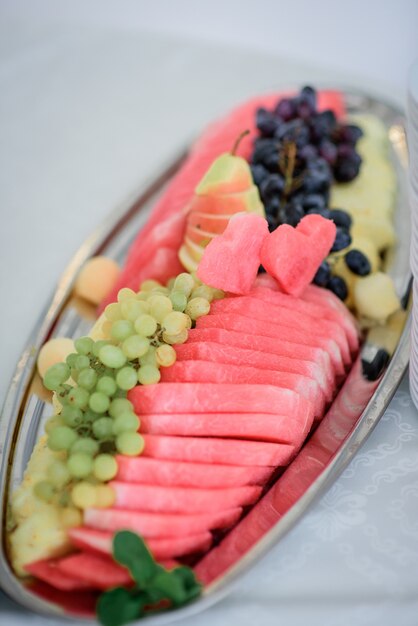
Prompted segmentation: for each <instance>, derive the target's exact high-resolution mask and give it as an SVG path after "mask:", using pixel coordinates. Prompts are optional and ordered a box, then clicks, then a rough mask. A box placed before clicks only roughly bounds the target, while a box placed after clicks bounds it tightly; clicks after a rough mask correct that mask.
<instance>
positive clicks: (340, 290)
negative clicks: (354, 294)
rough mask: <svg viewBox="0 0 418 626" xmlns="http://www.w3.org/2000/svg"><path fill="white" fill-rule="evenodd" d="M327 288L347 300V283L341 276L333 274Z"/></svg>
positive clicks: (341, 298)
mask: <svg viewBox="0 0 418 626" xmlns="http://www.w3.org/2000/svg"><path fill="white" fill-rule="evenodd" d="M326 288H327V289H329V290H330V291H332V292H333V293H335V295H336V296H337V297H338V298H339V299H340V300H345V299H346V297H347V296H348V289H347V284H346V282H345V280H344V279H343V278H340V277H339V276H331V278H330V279H329V281H328V282H327V284H326Z"/></svg>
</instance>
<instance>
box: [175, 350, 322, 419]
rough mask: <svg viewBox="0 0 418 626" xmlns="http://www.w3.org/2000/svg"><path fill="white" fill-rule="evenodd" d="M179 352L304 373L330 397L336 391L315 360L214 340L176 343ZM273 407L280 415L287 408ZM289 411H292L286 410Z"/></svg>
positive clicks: (186, 356) (179, 355)
mask: <svg viewBox="0 0 418 626" xmlns="http://www.w3.org/2000/svg"><path fill="white" fill-rule="evenodd" d="M176 353H177V359H178V360H179V361H184V360H193V361H194V360H200V361H212V362H214V363H230V364H231V365H235V364H239V365H246V366H249V367H258V368H260V369H261V370H272V371H274V372H277V374H278V375H279V374H280V373H281V372H283V373H286V372H288V373H293V374H300V375H301V376H305V377H307V378H310V379H312V380H316V381H317V383H318V384H319V385H320V387H321V389H322V390H323V392H324V393H325V394H326V395H327V398H328V399H331V395H332V391H333V390H332V389H330V388H329V387H328V384H327V380H326V378H325V375H324V373H323V371H322V370H321V368H320V367H319V366H318V365H317V364H316V363H313V362H312V361H302V360H300V359H292V358H290V357H286V356H279V355H277V354H271V353H268V352H267V353H264V352H261V351H258V350H250V349H247V348H236V347H234V346H230V345H222V344H219V343H211V342H210V341H205V342H202V343H198V342H193V343H190V344H189V343H184V344H181V345H178V346H176ZM275 384H277V383H275ZM264 389H265V388H264V387H263V389H262V390H261V389H260V388H259V390H258V393H259V394H264ZM303 409H304V410H305V411H309V406H305V407H304V408H303ZM312 409H313V407H312ZM214 410H215V411H216V408H214ZM244 410H245V409H244ZM247 410H248V409H247ZM271 410H273V411H276V413H277V414H279V413H280V412H282V413H283V411H284V407H282V408H281V405H280V404H278V403H277V402H276V403H275V404H271ZM260 412H261V411H260ZM293 412H294V409H293ZM285 414H288V413H287V412H286V413H285ZM289 415H290V413H289Z"/></svg>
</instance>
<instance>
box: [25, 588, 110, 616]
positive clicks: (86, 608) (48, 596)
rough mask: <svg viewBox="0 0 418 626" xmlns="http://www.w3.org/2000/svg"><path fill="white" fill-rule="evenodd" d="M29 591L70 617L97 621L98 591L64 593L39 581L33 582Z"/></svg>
mask: <svg viewBox="0 0 418 626" xmlns="http://www.w3.org/2000/svg"><path fill="white" fill-rule="evenodd" d="M28 590H29V591H30V593H32V594H34V595H36V596H38V597H39V598H42V600H46V601H47V602H49V603H51V602H52V603H53V604H55V605H57V606H59V607H60V609H62V610H64V611H65V613H66V614H67V615H68V616H71V617H75V616H77V617H83V618H86V619H91V620H94V619H95V616H96V610H95V609H96V605H97V597H98V593H97V591H93V590H86V591H83V590H79V591H77V593H74V591H63V590H61V589H57V588H56V587H52V585H49V584H47V583H44V582H43V581H42V580H39V579H35V580H34V581H33V582H31V583H30V584H29V585H28Z"/></svg>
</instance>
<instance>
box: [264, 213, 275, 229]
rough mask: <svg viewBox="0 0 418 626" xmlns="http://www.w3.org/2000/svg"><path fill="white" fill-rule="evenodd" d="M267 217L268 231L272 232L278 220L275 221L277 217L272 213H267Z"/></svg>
mask: <svg viewBox="0 0 418 626" xmlns="http://www.w3.org/2000/svg"><path fill="white" fill-rule="evenodd" d="M266 219H267V225H268V229H269V232H271V233H272V232H273V230H276V228H277V226H278V222H277V217H274V215H269V214H268V215H267V216H266Z"/></svg>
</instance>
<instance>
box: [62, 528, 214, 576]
mask: <svg viewBox="0 0 418 626" xmlns="http://www.w3.org/2000/svg"><path fill="white" fill-rule="evenodd" d="M68 534H69V536H70V539H71V542H72V544H73V545H74V546H75V547H76V548H80V549H81V550H87V551H93V552H96V553H97V552H98V553H100V554H108V555H111V554H112V543H113V536H114V533H111V532H107V531H101V530H94V529H92V528H86V527H84V526H81V527H78V528H70V530H69V531H68ZM211 543H212V535H211V533H210V532H209V531H205V532H202V533H199V534H196V535H188V536H186V537H176V538H175V539H173V538H172V537H171V538H165V537H163V538H159V537H157V538H155V539H148V540H147V546H148V549H149V550H150V551H151V552H152V554H153V556H154V558H155V559H157V560H158V561H159V562H160V563H161V565H163V566H164V567H168V566H170V565H172V563H170V562H167V559H172V558H173V557H179V556H184V555H185V554H191V553H192V552H203V551H206V550H208V549H209V547H210V545H211Z"/></svg>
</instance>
